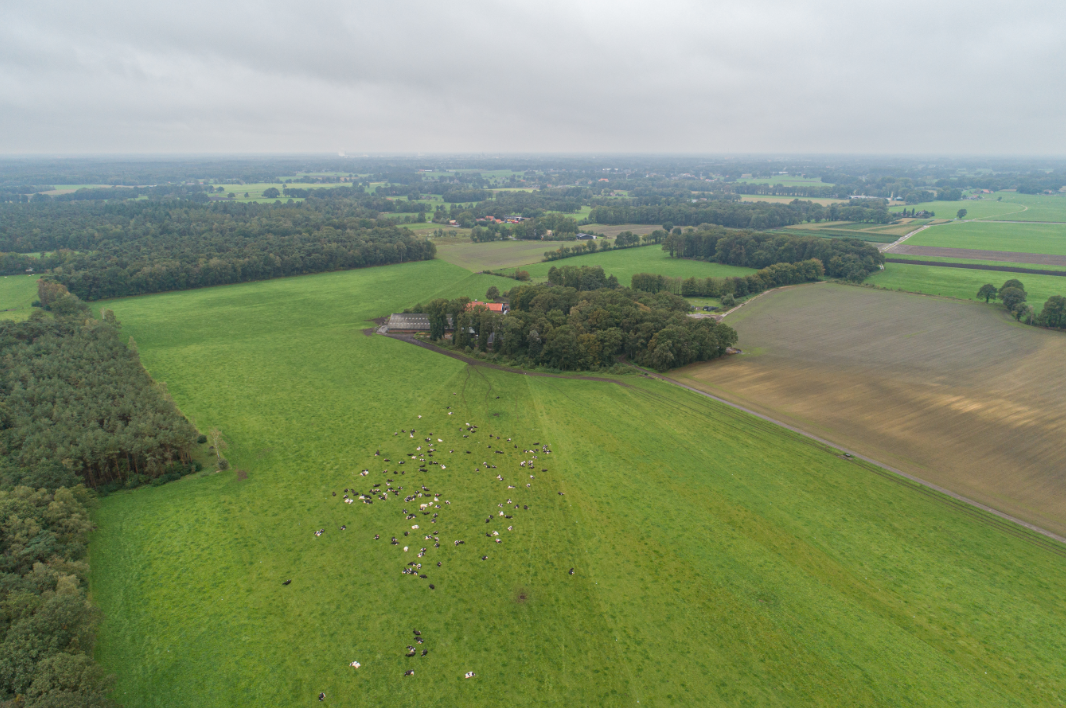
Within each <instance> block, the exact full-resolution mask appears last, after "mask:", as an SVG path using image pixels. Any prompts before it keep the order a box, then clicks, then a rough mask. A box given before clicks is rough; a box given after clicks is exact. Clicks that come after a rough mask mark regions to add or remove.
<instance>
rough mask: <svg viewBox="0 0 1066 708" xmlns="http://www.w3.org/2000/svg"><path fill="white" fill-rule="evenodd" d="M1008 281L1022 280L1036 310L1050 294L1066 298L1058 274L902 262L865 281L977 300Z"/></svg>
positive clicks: (1065, 283) (1063, 282) (1065, 282)
mask: <svg viewBox="0 0 1066 708" xmlns="http://www.w3.org/2000/svg"><path fill="white" fill-rule="evenodd" d="M1030 265H1032V264H1030ZM1011 278H1017V279H1018V280H1020V281H1022V283H1023V284H1024V285H1025V290H1026V292H1027V293H1029V304H1031V305H1033V306H1034V307H1035V308H1036V309H1037V310H1038V311H1039V310H1040V308H1041V307H1043V305H1044V302H1046V301H1047V299H1048V298H1049V297H1051V296H1052V295H1066V278H1064V277H1062V276H1059V275H1032V274H1029V273H1011V272H1008V271H1003V270H970V269H968V268H947V267H939V266H921V265H910V264H904V263H885V269H884V270H883V271H878V272H875V273H874V274H873V275H871V276H870V277H868V278H867V279H866V282H867V283H871V284H873V285H876V286H878V287H882V288H888V289H889V290H904V291H906V292H912V293H927V294H929V295H945V296H948V297H957V298H961V299H964V300H976V299H977V291H978V290H979V289H980V288H981V286H982V285H984V284H985V283H992V284H993V285H995V286H996V287H997V288H998V287H1000V286H1001V285H1003V283H1005V282H1006V281H1008V280H1010V279H1011Z"/></svg>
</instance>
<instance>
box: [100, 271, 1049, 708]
mask: <svg viewBox="0 0 1066 708" xmlns="http://www.w3.org/2000/svg"><path fill="white" fill-rule="evenodd" d="M605 255H622V254H621V253H619V254H605ZM475 285H476V286H477V287H476V288H475V287H474V286H475ZM483 285H484V280H483V279H481V280H479V279H476V278H475V277H474V276H471V275H470V274H469V273H468V272H466V271H463V270H462V269H460V268H458V267H456V266H452V265H449V264H447V263H444V262H442V261H439V260H438V261H431V262H422V263H411V264H404V265H396V266H386V267H381V268H372V269H364V270H356V271H348V272H342V273H330V274H324V275H317V276H308V277H302V278H292V279H284V280H273V281H268V282H262V283H254V284H242V285H235V286H227V287H220V288H209V289H203V290H196V291H188V292H183V293H172V294H163V295H155V296H148V297H143V298H135V299H126V300H121V301H115V302H111V303H107V304H105V306H108V307H112V308H113V309H114V310H115V312H116V314H117V315H118V317H119V319H120V320H122V321H123V322H124V323H125V324H124V329H125V333H127V334H129V335H131V336H133V337H134V338H135V339H136V341H137V343H138V345H139V349H140V352H141V356H142V359H143V361H144V364H145V366H146V367H147V368H148V369H149V371H150V372H151V373H152V374H153V376H155V377H156V378H157V379H158V380H160V381H165V382H167V385H168V389H169V391H170V393H171V394H172V395H173V396H174V398H175V400H176V401H177V403H178V405H179V406H180V407H181V409H182V410H183V411H184V412H185V413H186V414H187V415H188V416H190V417H191V418H193V419H195V421H196V423H197V425H198V426H199V427H200V428H201V429H203V430H207V429H208V428H211V427H214V426H217V427H219V428H220V429H221V430H222V431H223V432H224V433H225V434H226V436H227V439H228V441H229V449H228V451H227V455H228V457H229V459H230V461H231V462H232V465H233V468H236V469H240V470H244V471H245V472H246V473H247V479H245V480H244V481H238V478H237V476H236V474H235V471H234V469H231V470H229V471H227V472H221V473H217V474H207V473H203V474H201V475H198V476H194V477H189V478H185V479H184V480H181V481H179V482H174V483H171V484H168V485H165V486H163V487H149V488H143V489H139V490H136V491H132V492H122V493H119V494H115V495H112V496H110V497H108V498H106V499H104V500H102V503H101V505H100V507H99V509H98V510H97V512H96V514H95V522H96V524H97V526H98V530H97V531H96V532H95V535H94V537H93V540H92V545H91V549H90V552H91V563H92V568H93V572H92V597H93V600H94V602H96V603H97V604H98V605H99V606H100V608H101V610H102V611H103V617H104V621H103V625H102V627H101V630H100V632H99V639H98V643H97V651H96V657H97V659H98V660H99V661H100V662H101V663H102V664H103V665H104V667H105V668H106V669H107V670H108V671H110V672H114V673H115V675H116V677H117V686H116V690H115V698H116V699H117V700H118V701H120V702H121V703H122V704H123V705H125V706H128V707H130V708H133V707H135V706H168V708H169V707H172V706H175V707H180V706H196V707H197V708H199V707H200V706H208V705H211V706H213V705H270V706H288V705H311V704H314V703H315V698H316V696H317V695H318V694H319V692H325V693H326V704H327V705H343V706H347V705H368V706H370V705H391V706H405V705H419V706H422V705H440V706H455V705H519V704H522V705H637V702H638V701H639V703H640V704H641V705H652V706H654V705H738V706H740V705H782V706H785V705H788V706H792V705H884V706H896V705H949V704H950V705H967V706H971V705H990V706H991V705H995V706H1022V705H1038V704H1039V705H1049V704H1056V703H1061V702H1062V701H1064V700H1066V639H1064V638H1066V599H1064V598H1063V597H1062V594H1061V593H1060V592H1058V589H1059V588H1061V587H1063V585H1064V583H1066V566H1064V564H1063V562H1062V557H1060V556H1058V555H1055V554H1053V553H1052V552H1050V551H1048V550H1045V549H1044V548H1042V547H1041V546H1039V545H1037V544H1034V543H1032V542H1030V541H1027V540H1025V539H1024V538H1019V537H1016V536H1014V535H1007V534H1004V533H1003V532H1001V531H998V530H996V528H995V527H993V526H990V525H988V524H986V523H982V521H981V519H980V518H974V517H973V516H971V515H969V514H965V513H962V512H960V511H958V510H956V509H955V508H954V507H952V506H950V505H948V504H945V503H943V502H941V501H938V500H937V499H934V498H930V497H929V496H927V495H924V494H920V493H918V492H917V491H916V490H915V489H913V488H912V487H910V486H908V485H904V484H900V483H897V482H895V481H892V480H889V479H885V478H884V477H881V476H878V475H875V474H872V473H871V472H870V471H869V470H867V469H865V468H863V467H862V466H860V465H859V464H856V463H854V462H849V461H846V460H844V459H843V458H841V457H839V456H838V455H836V454H834V452H833V451H832V450H827V449H825V448H823V447H822V446H820V445H817V444H813V443H812V442H810V441H808V440H806V439H803V438H800V437H798V436H795V435H794V434H791V433H789V432H787V431H785V430H783V429H781V428H778V427H775V426H772V425H769V424H766V423H764V422H762V421H759V420H757V419H754V418H752V417H750V416H747V415H746V414H742V413H739V412H736V411H733V410H731V409H727V408H725V407H724V406H721V405H719V404H716V403H714V402H712V401H709V400H707V399H705V398H701V397H699V396H697V395H695V394H692V393H689V392H686V391H683V390H680V389H676V388H673V387H670V386H669V385H667V384H664V383H661V382H658V381H653V380H646V379H643V378H642V377H636V376H630V377H622V378H621V379H619V381H620V384H616V383H609V382H599V381H586V380H579V379H577V378H572V377H571V378H537V377H532V376H518V375H514V374H511V373H508V372H502V371H494V370H489V369H484V368H472V367H468V366H467V365H465V364H463V363H461V362H458V361H456V360H454V359H451V358H447V357H444V356H440V355H438V354H435V353H433V352H430V351H426V350H423V349H419V348H416V347H413V346H411V345H408V344H405V343H402V342H399V341H395V340H391V339H387V338H384V337H380V336H373V337H368V336H365V335H364V334H363V333H362V331H361V330H362V329H364V328H366V327H368V326H370V325H369V322H368V320H369V318H372V317H376V316H378V315H380V314H383V313H386V312H389V311H393V310H396V309H398V308H400V307H401V306H403V305H404V304H406V303H409V302H411V301H413V300H426V299H428V298H430V297H433V296H435V295H458V294H476V292H478V291H480V290H483V289H484V288H483V287H482V286H483ZM471 290H473V292H469V291H471ZM448 413H452V414H453V415H448ZM420 415H421V416H422V418H418V416H420ZM467 423H474V424H476V425H477V426H480V427H479V430H478V432H476V433H469V432H466V430H465V424H467ZM412 428H415V429H417V433H413V432H409V433H408V434H415V435H416V437H415V438H414V439H411V438H409V437H407V435H405V434H403V433H401V435H404V437H400V436H395V435H394V433H396V432H399V431H400V430H401V429H403V430H404V431H410V430H411V429H412ZM461 435H470V437H469V438H463V437H460V436H461ZM423 436H425V437H431V439H432V440H434V441H435V440H436V439H437V438H440V439H441V440H442V441H443V442H440V443H436V442H435V446H436V449H437V451H438V452H437V453H436V455H437V456H436V460H435V461H439V462H441V463H443V464H444V465H445V467H446V468H440V469H438V468H436V467H430V471H428V472H418V471H416V465H415V464H413V463H414V460H410V459H407V458H405V457H403V458H401V454H403V453H408V452H416V450H414V449H413V448H414V446H415V444H416V443H417V444H418V445H421V446H426V447H428V443H426V442H424V441H423V440H424V438H423ZM490 436H500V438H502V439H496V438H493V437H490ZM508 437H510V438H513V442H505V440H506V438H508ZM512 445H517V446H518V447H513V446H512ZM540 445H549V446H550V449H551V450H552V452H551V453H550V454H546V453H544V452H537V453H536V454H537V455H538V456H539V459H537V460H535V470H534V472H532V473H530V471H529V470H528V468H526V467H523V466H520V465H519V464H518V460H519V459H525V460H528V459H531V457H530V454H529V453H523V452H522V451H523V450H525V449H531V448H533V447H537V448H538V450H539V449H540ZM490 448H496V450H499V451H500V452H501V453H504V454H496V450H490ZM376 450H379V451H381V452H382V455H381V456H380V457H375V456H374V452H375V451H376ZM448 450H455V452H454V453H451V452H447V451H448ZM466 450H471V451H476V452H480V453H483V454H473V455H467V454H466ZM421 452H422V453H423V454H425V453H426V449H425V447H424V448H423V450H422V451H421ZM385 458H388V460H389V461H386V460H385ZM398 458H399V459H406V460H407V462H408V465H405V467H406V469H404V467H399V466H398V464H397V462H398ZM482 462H487V464H492V465H497V466H498V469H496V468H494V469H491V470H488V469H485V467H484V465H482V464H481V463H482ZM364 468H365V469H368V470H370V471H371V474H370V475H369V476H367V477H363V476H361V475H360V474H359V471H360V470H362V469H364ZM385 468H387V469H389V470H390V472H389V474H382V472H381V470H382V469H385ZM397 470H404V471H405V472H407V473H410V474H411V477H407V476H406V474H403V475H402V476H401V475H400V474H397ZM475 470H476V471H475ZM497 474H499V475H500V476H501V477H503V480H502V481H501V480H498V479H497V478H496V475H497ZM531 474H532V475H533V476H534V477H535V479H531V478H530V475H531ZM386 480H392V481H391V482H390V483H391V484H393V485H402V486H403V487H404V490H403V491H402V494H407V493H409V492H412V493H413V492H414V491H416V490H421V487H422V485H425V486H426V488H427V489H429V490H431V491H433V492H440V494H441V495H440V496H439V497H438V498H439V500H440V503H439V506H440V507H441V508H440V509H439V510H438V509H436V506H437V504H434V505H433V506H432V509H433V510H434V513H437V514H439V515H440V516H439V518H438V521H437V523H433V522H432V521H431V517H428V516H422V515H421V514H418V515H416V517H415V520H413V521H412V520H410V519H407V518H406V515H405V514H404V513H403V512H402V511H401V510H402V509H404V508H406V509H408V510H410V509H412V506H413V504H414V503H417V502H413V503H404V502H403V501H401V500H400V498H395V497H392V496H389V497H387V499H388V501H387V502H386V501H380V500H375V501H376V503H375V504H373V505H372V506H369V505H365V504H362V503H357V504H352V505H348V504H344V503H342V496H341V495H342V493H343V490H344V489H345V488H358V489H359V490H360V491H364V492H366V491H368V489H367V488H368V487H369V485H371V484H376V483H381V484H382V485H384V484H386V483H387V482H386ZM525 484H530V485H531V486H530V487H528V488H527V487H525ZM511 487H514V488H513V489H512V488H511ZM333 492H337V493H338V496H336V497H334V496H332V493H333ZM559 492H565V495H560V494H559ZM423 499H424V500H428V497H424V498H423ZM507 500H512V501H514V502H515V503H521V504H522V505H523V507H524V506H528V507H529V509H525V508H522V509H516V508H513V507H512V506H511V504H510V503H508V501H507ZM447 502H450V503H447ZM423 503H425V502H423ZM497 504H507V509H508V514H509V515H511V516H513V519H511V520H506V519H502V517H499V515H498V512H499V511H502V507H498V506H497ZM413 508H414V509H416V510H417V507H413ZM486 515H488V516H489V518H490V519H500V520H498V521H494V522H492V523H490V524H486V523H484V518H485V516H486ZM505 522H506V523H505ZM416 523H417V524H419V525H420V526H421V527H422V528H420V529H417V530H413V529H411V528H410V527H411V526H412V525H414V524H416ZM342 525H343V526H346V530H343V531H342V530H341V526H342ZM507 526H512V527H513V530H511V531H508V530H506V527H507ZM427 527H428V528H431V529H432V530H433V531H435V532H437V534H439V537H440V541H441V543H440V547H439V548H437V547H436V546H435V545H434V543H433V542H428V541H426V540H425V539H424V536H423V534H425V532H426V530H427ZM318 529H324V533H323V535H322V536H321V537H315V536H314V535H313V532H314V531H316V530H318ZM403 530H408V531H409V533H411V534H412V536H409V537H403V536H401V535H400V534H401V532H402V531H403ZM491 531H498V532H499V533H500V538H501V540H502V541H503V542H502V543H501V544H497V543H495V542H494V540H495V538H494V537H491V536H488V537H487V536H486V534H487V533H491ZM374 534H380V535H381V540H378V541H375V540H373V536H374ZM392 536H397V537H398V538H400V539H402V542H401V545H399V546H394V545H391V544H390V542H389V541H388V539H389V538H391V537H392ZM458 539H462V540H465V541H466V543H465V544H464V545H462V546H455V545H454V544H453V541H454V540H458ZM403 545H408V546H411V547H412V548H411V551H410V552H407V553H405V552H403V551H402V550H400V549H401V548H402V546H403ZM422 546H425V547H427V552H426V555H425V557H424V558H423V559H421V560H420V561H419V562H421V563H423V566H424V567H423V568H422V569H421V574H424V575H427V576H428V577H427V578H426V579H421V578H417V577H414V576H412V575H407V574H403V573H401V570H402V569H405V568H408V567H409V566H407V565H406V563H408V562H415V561H416V560H418V559H417V558H416V557H413V556H414V550H415V549H416V548H420V547H422ZM481 556H487V560H480V558H481ZM438 562H439V563H441V566H437V563H438ZM571 568H572V569H573V570H574V573H573V574H572V575H571V574H570V573H569V570H570V569H571ZM287 579H291V580H292V584H291V585H288V586H283V585H282V581H283V580H287ZM430 583H432V584H434V585H435V589H433V590H430V589H429V584H430ZM413 629H418V630H419V631H420V632H421V637H422V638H423V639H424V641H425V643H424V644H416V642H415V641H414V635H413V633H412V630H413ZM407 645H414V646H416V647H417V648H419V649H422V648H425V649H427V650H428V652H429V653H428V655H427V656H426V657H415V658H410V659H408V658H405V656H404V654H405V652H406V646H407ZM352 661H359V662H360V663H361V668H359V669H355V668H352V667H350V666H349V663H350V662H352ZM411 669H413V670H414V671H415V673H414V675H412V676H410V677H404V676H403V673H404V671H405V670H411ZM468 671H472V672H474V673H475V674H476V676H475V677H473V678H471V679H464V678H463V675H464V674H465V673H466V672H468Z"/></svg>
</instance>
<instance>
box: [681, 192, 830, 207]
mask: <svg viewBox="0 0 1066 708" xmlns="http://www.w3.org/2000/svg"><path fill="white" fill-rule="evenodd" d="M693 194H696V192H693ZM795 199H800V200H802V201H805V202H814V203H815V204H821V205H822V206H829V205H830V204H841V203H843V202H846V201H847V200H846V199H828V198H825V197H783V196H778V195H774V194H741V195H740V201H742V202H770V203H777V204H789V203H791V202H792V201H793V200H795Z"/></svg>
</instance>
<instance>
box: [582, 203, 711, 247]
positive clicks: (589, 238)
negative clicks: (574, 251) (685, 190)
mask: <svg viewBox="0 0 1066 708" xmlns="http://www.w3.org/2000/svg"><path fill="white" fill-rule="evenodd" d="M692 201H696V200H695V199H693V200H692ZM596 238H597V236H596V234H585V233H579V234H578V235H577V240H578V241H595V240H596Z"/></svg>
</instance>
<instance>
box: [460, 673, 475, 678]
mask: <svg viewBox="0 0 1066 708" xmlns="http://www.w3.org/2000/svg"><path fill="white" fill-rule="evenodd" d="M475 676H477V674H475V673H474V672H473V671H467V672H466V674H465V675H464V676H463V678H474V677H475Z"/></svg>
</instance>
